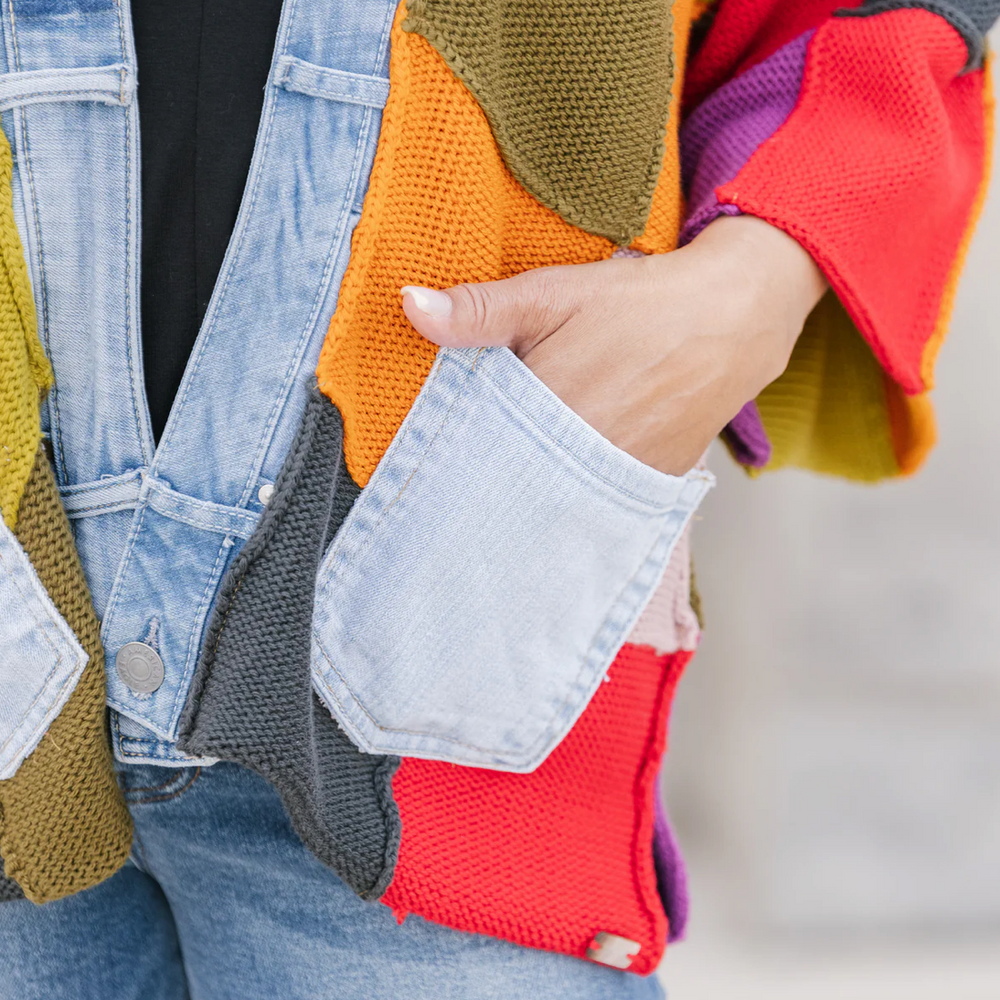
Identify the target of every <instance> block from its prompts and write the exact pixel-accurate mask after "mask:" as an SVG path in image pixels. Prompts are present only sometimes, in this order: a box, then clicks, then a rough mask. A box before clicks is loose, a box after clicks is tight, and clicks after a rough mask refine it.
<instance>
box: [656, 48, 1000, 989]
mask: <svg viewBox="0 0 1000 1000" xmlns="http://www.w3.org/2000/svg"><path fill="white" fill-rule="evenodd" d="M997 43H1000V36H998V37H995V38H994V45H995V46H996V45H997ZM998 152H1000V150H998ZM998 161H1000V156H998ZM938 385H939V388H938V389H937V390H936V392H935V394H934V399H935V402H936V407H937V412H938V417H939V428H940V444H939V446H938V448H937V450H936V451H935V452H934V454H933V455H932V457H931V459H930V461H929V463H928V465H927V466H926V468H925V469H924V470H923V471H922V472H921V473H920V474H919V475H918V476H917V478H915V479H912V480H908V481H902V482H899V483H893V484H889V485H884V486H879V487H861V486H853V485H848V484H845V483H841V482H838V481H833V480H826V479H821V478H817V477H811V476H808V475H805V474H800V473H778V474H774V475H771V476H767V477H764V478H763V479H761V480H758V481H756V482H751V481H749V480H748V479H746V478H745V477H744V476H743V474H742V473H741V472H739V471H738V470H737V469H735V468H734V467H733V465H732V463H731V462H730V461H729V460H728V458H727V457H726V456H725V454H724V453H723V452H722V451H721V449H720V450H719V451H718V453H717V454H716V455H715V456H714V463H713V464H714V468H715V471H716V472H717V474H718V476H719V485H718V488H717V489H716V490H715V492H714V494H713V495H712V496H711V497H710V499H709V501H708V502H707V503H706V506H705V509H704V512H703V520H702V521H701V523H700V524H699V525H698V529H697V530H698V534H697V535H696V544H695V565H696V568H697V572H698V582H699V586H700V589H701V591H702V594H703V596H704V599H705V605H706V613H707V619H708V620H707V631H706V633H705V638H704V640H703V644H702V648H701V650H700V652H699V653H698V655H697V657H696V658H695V660H694V661H693V663H692V665H691V667H690V668H689V673H688V675H687V677H686V678H685V680H684V681H683V682H682V685H681V689H680V691H679V695H678V699H677V704H676V707H675V709H674V715H673V723H672V736H671V751H670V755H669V757H668V766H667V787H668V801H669V803H670V805H671V810H672V813H673V815H674V819H675V822H676V824H677V826H678V828H679V833H680V838H681V841H682V843H683V844H684V845H685V847H686V849H687V853H688V854H689V860H690V862H691V869H692V882H693V894H694V911H693V912H694V917H693V921H692V926H691V930H690V934H689V943H688V944H685V945H681V946H679V947H677V948H676V949H675V951H674V953H673V954H671V955H669V956H668V958H667V960H666V962H665V964H664V968H663V971H662V974H663V977H664V981H665V983H666V984H667V987H668V989H670V991H671V998H672V1000H695V998H696V997H697V998H698V1000H716V997H718V1000H722V997H723V996H725V998H726V1000H731V998H733V997H734V990H735V995H736V996H739V997H740V998H741V1000H743V998H746V997H755V996H758V995H759V996H761V997H764V996H767V997H769V998H776V997H779V996H780V997H783V996H785V995H786V994H785V993H783V992H781V990H782V986H781V984H782V983H785V984H786V986H787V987H788V990H789V992H788V993H787V995H788V996H792V995H795V996H797V997H801V998H802V1000H819V998H820V997H826V996H831V997H832V996H838V997H840V996H844V997H851V998H856V997H872V998H876V1000H890V998H891V1000H895V998H897V997H900V998H902V997H904V996H905V997H906V998H907V1000H915V998H916V997H923V996H925V995H926V996H928V997H930V996H932V995H933V996H935V997H937V998H939V1000H941V998H943V1000H973V998H977V1000H978V998H979V997H982V998H983V1000H987V998H988V1000H1000V181H998V180H995V181H994V184H993V191H992V195H991V198H990V199H989V201H988V203H987V207H986V211H985V214H984V216H983V219H982V222H981V225H980V228H979V230H978V234H977V237H976V240H975V243H974V245H973V248H972V252H971V254H970V257H969V260H968V265H967V267H966V270H965V274H964V278H963V281H962V285H961V289H960V294H959V298H958V303H957V306H956V309H955V314H954V322H953V325H952V330H951V334H950V338H949V340H948V341H947V343H946V344H945V346H944V349H943V350H942V352H941V358H940V365H939V369H938ZM852 963H853V964H852ZM779 969H780V970H784V971H783V973H781V974H779V973H778V972H777V971H776V970H779ZM804 984H808V988H807V989H804V990H803V985H804ZM824 990H827V991H828V992H824Z"/></svg>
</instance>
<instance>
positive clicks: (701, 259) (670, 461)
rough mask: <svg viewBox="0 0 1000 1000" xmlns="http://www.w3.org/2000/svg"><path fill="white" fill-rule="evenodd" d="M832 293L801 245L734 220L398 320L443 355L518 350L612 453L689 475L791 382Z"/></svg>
mask: <svg viewBox="0 0 1000 1000" xmlns="http://www.w3.org/2000/svg"><path fill="white" fill-rule="evenodd" d="M825 289H826V281H825V279H824V278H823V275H822V274H821V272H820V270H819V268H818V267H817V266H816V264H815V263H814V262H813V260H812V258H811V257H810V256H809V254H808V253H806V251H805V250H803V249H802V247H801V246H799V244H798V243H796V242H795V240H793V239H792V238H791V237H790V236H787V235H786V234H785V233H783V232H782V231H781V230H779V229H776V228H774V227H773V226H771V225H769V224H768V223H766V222H763V221H761V220H760V219H756V218H753V217H751V216H739V217H736V218H731V217H723V218H720V219H717V220H716V221H715V222H713V223H712V224H711V225H710V226H708V227H707V228H706V229H705V230H704V231H703V232H702V233H701V235H699V236H698V237H697V238H696V239H695V240H694V241H692V242H691V243H690V244H689V245H688V246H686V247H684V248H683V249H681V250H677V251H675V252H674V253H669V254H660V255H656V256H649V257H642V258H615V259H611V260H604V261H599V262H597V263H594V264H576V265H570V266H567V267H546V268H539V269H538V270H535V271H526V272H525V273H523V274H520V275H518V276H517V277H514V278H508V279H507V280H505V281H492V282H486V283H483V284H478V285H458V286H457V287H455V288H449V289H446V290H445V291H432V290H430V289H423V288H412V287H410V288H406V289H403V309H404V310H405V312H406V315H407V317H408V318H409V320H410V322H411V323H412V324H413V325H414V327H415V328H416V329H417V331H418V332H419V333H421V334H423V335H424V336H425V337H427V338H428V339H429V340H432V341H433V342H434V343H436V344H441V345H443V346H446V347H485V346H504V347H509V348H510V349H511V350H512V351H513V352H514V353H515V354H516V355H517V356H518V357H519V358H520V359H521V360H522V361H523V362H524V363H525V364H526V365H527V366H528V367H529V368H531V370H532V371H533V372H534V373H535V374H536V375H537V376H538V377H539V378H540V379H541V380H542V381H543V382H544V383H545V384H546V385H547V386H548V387H549V388H550V389H551V390H552V391H553V392H554V393H555V394H556V395H557V396H559V398H560V399H562V400H563V402H565V403H566V404H567V405H568V406H570V407H571V408H572V409H573V410H575V411H576V412H577V413H578V414H579V415H580V416H581V417H583V419H584V420H586V421H587V423H589V424H590V425H591V426H592V427H594V428H595V429H596V430H598V431H599V432H600V433H601V434H602V435H604V437H606V438H607V439H608V440H609V441H611V442H612V443H613V444H615V445H617V446H618V447H619V448H621V449H623V450H624V451H627V452H629V453H630V454H631V455H633V456H635V457H636V458H638V459H639V460H640V461H642V462H645V463H646V464H647V465H651V466H653V467H654V468H657V469H659V470H660V471H661V472H667V473H670V474H673V475H682V474H684V473H685V472H687V471H688V469H690V468H691V467H692V466H693V465H694V464H695V463H696V462H697V461H698V459H699V458H700V457H701V455H702V454H703V453H704V451H705V449H706V448H707V447H708V445H709V444H710V443H711V441H712V439H713V438H714V437H715V436H716V435H717V434H718V433H719V431H720V430H722V428H723V427H724V426H725V425H726V424H727V423H728V422H729V421H730V420H731V419H732V418H733V417H734V416H735V415H736V413H737V412H738V411H739V410H740V408H741V407H742V406H743V405H744V403H746V402H747V401H748V400H750V399H753V398H754V397H755V396H756V395H757V394H758V393H759V392H760V390H761V389H763V388H764V386H766V385H767V384H768V383H769V382H772V381H773V380H774V379H776V378H777V377H778V376H779V375H780V374H781V373H782V371H784V369H785V366H786V365H787V363H788V358H789V356H790V355H791V352H792V347H793V346H794V344H795V340H796V338H797V337H798V335H799V332H800V331H801V329H802V324H803V323H804V321H805V319H806V316H808V314H809V312H810V311H811V310H812V308H813V306H814V305H815V304H816V303H817V301H818V300H819V299H820V297H821V296H822V294H823V292H824V291H825Z"/></svg>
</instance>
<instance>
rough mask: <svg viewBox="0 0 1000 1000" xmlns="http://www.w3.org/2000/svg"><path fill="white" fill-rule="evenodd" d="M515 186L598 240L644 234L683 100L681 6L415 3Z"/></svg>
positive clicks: (423, 30)
mask: <svg viewBox="0 0 1000 1000" xmlns="http://www.w3.org/2000/svg"><path fill="white" fill-rule="evenodd" d="M408 6H409V16H408V18H407V20H406V22H405V24H404V28H405V29H406V30H407V31H414V32H417V33H419V34H421V35H423V36H424V37H425V38H426V39H427V40H428V41H429V42H430V43H431V44H432V45H433V46H434V47H435V48H436V49H437V50H438V52H440V53H441V55H442V56H443V57H444V59H445V61H446V62H447V64H448V65H449V66H450V67H451V69H452V70H454V72H455V73H456V75H457V76H458V77H459V78H460V79H461V80H462V81H463V82H464V83H465V85H466V86H467V87H468V88H469V90H470V91H471V92H472V94H473V95H474V96H475V97H476V99H477V100H478V101H479V103H480V105H481V106H482V107H483V109H484V110H485V112H486V115H487V117H488V118H489V120H490V124H491V125H492V127H493V133H494V135H495V137H496V141H497V144H498V145H499V147H500V150H501V152H502V153H503V156H504V159H505V161H506V163H507V166H508V167H509V168H510V171H511V173H512V174H513V175H514V177H515V178H516V179H517V180H518V181H519V182H520V183H521V184H522V185H523V186H524V187H525V188H526V189H527V190H528V191H529V192H530V193H531V194H533V195H534V196H535V197H536V198H538V200H539V201H541V202H542V204H543V205H547V206H548V207H549V208H552V209H554V210H555V211H556V212H558V213H559V214H560V215H561V216H562V217H563V218H564V219H565V220H566V221H567V222H571V223H572V224H573V225H576V226H579V227H580V228H581V229H584V230H586V231H587V232H591V233H596V234H597V235H599V236H605V237H607V238H608V239H610V240H612V241H614V242H615V243H618V244H621V245H626V244H628V243H629V242H631V241H632V239H634V238H635V237H636V236H638V235H639V234H640V233H641V232H642V231H643V229H644V227H645V224H646V219H647V217H648V215H649V210H650V203H651V200H652V197H653V190H654V189H655V187H656V184H657V180H658V178H659V175H660V167H661V163H662V160H663V148H664V146H663V138H664V130H665V128H666V123H667V116H668V114H669V110H670V102H671V94H672V89H673V73H674V66H673V42H672V38H671V21H672V18H671V7H672V3H671V0H628V2H627V3H620V2H619V3H608V2H600V0H598V2H595V0H591V2H585V0H515V2H511V0H410V3H409V5H408Z"/></svg>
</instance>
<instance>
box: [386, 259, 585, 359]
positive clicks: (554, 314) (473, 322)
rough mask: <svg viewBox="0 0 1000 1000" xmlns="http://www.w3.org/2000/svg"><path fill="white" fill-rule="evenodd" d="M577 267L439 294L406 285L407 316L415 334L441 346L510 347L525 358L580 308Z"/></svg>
mask: <svg viewBox="0 0 1000 1000" xmlns="http://www.w3.org/2000/svg"><path fill="white" fill-rule="evenodd" d="M573 270H574V269H573V268H544V269H540V270H538V271H526V272H525V273H524V274H520V275H518V276H517V277H514V278H507V279H505V280H503V281H487V282H482V283H480V284H467V285H456V286H455V287H454V288H446V289H444V290H443V291H438V290H436V289H432V288H422V287H420V286H415V285H407V286H406V287H405V288H403V289H402V290H401V291H402V295H403V311H404V312H405V313H406V316H407V319H409V321H410V322H411V323H412V324H413V326H414V327H415V328H416V330H417V332H418V333H420V334H422V335H423V336H424V337H426V338H427V339H428V340H430V341H433V342H434V343H435V344H440V345H441V346H442V347H497V346H499V347H509V348H511V350H513V351H515V352H517V353H523V352H525V351H526V350H528V349H530V347H532V346H534V345H535V344H537V343H538V342H539V341H541V340H543V339H544V338H545V337H547V336H548V335H549V334H550V333H552V332H553V331H554V330H557V329H558V328H559V327H560V326H561V325H562V324H563V323H564V322H565V321H566V320H567V319H568V318H569V316H571V315H572V314H573V312H574V311H575V309H576V308H577V305H578V303H577V300H576V298H575V297H574V289H575V286H576V285H577V284H579V279H578V278H577V277H576V276H575V275H573V274H572V273H571V272H572V271H573Z"/></svg>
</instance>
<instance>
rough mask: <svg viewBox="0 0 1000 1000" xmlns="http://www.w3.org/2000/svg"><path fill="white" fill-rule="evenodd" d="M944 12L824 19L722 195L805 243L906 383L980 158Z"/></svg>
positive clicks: (915, 383) (916, 371)
mask: <svg viewBox="0 0 1000 1000" xmlns="http://www.w3.org/2000/svg"><path fill="white" fill-rule="evenodd" d="M967 55H968V53H967V50H966V47H965V42H964V41H963V40H962V38H961V37H960V36H959V34H958V32H956V31H955V29H954V28H952V27H951V26H950V25H949V24H948V23H947V22H946V21H945V20H944V19H943V18H941V17H939V16H938V15H936V14H930V13H928V12H927V11H923V10H908V9H907V10H897V11H893V12H891V13H886V14H879V15H876V16H874V17H868V18H833V19H831V20H830V21H828V22H827V23H826V24H825V25H824V26H823V27H822V28H820V29H819V31H818V32H817V33H816V35H815V37H814V38H813V41H812V43H811V45H810V47H809V55H808V57H807V60H806V69H805V76H804V78H803V81H802V91H801V95H800V97H799V103H798V105H797V107H796V109H795V111H794V112H792V115H791V116H790V117H789V119H788V121H787V122H786V123H785V124H784V126H783V127H782V128H781V129H779V130H778V132H777V133H776V134H775V135H774V136H773V137H772V138H771V139H770V140H769V141H767V142H766V143H764V144H763V145H762V146H761V147H760V148H759V149H758V150H757V152H756V153H755V154H754V155H753V156H752V157H751V158H750V160H749V161H748V162H747V165H746V166H745V167H744V168H743V170H742V171H741V172H740V173H739V174H738V175H737V176H736V178H735V179H734V180H733V181H732V182H731V183H729V184H726V185H724V186H723V187H720V188H719V189H718V190H717V192H716V193H717V195H718V197H719V200H720V201H721V202H728V203H730V204H733V205H738V206H739V208H740V209H741V210H742V211H743V212H745V213H747V214H750V215H757V216H760V217H761V218H763V219H766V220H767V221H769V222H772V223H773V224H775V225H777V226H780V227H781V228H782V229H784V230H786V231H787V232H788V233H789V234H790V235H792V236H794V237H795V238H796V239H797V240H798V241H799V242H800V243H802V244H803V245H804V246H805V247H806V248H807V249H808V250H809V251H810V253H812V255H813V257H814V258H815V259H816V261H817V263H819V265H820V266H821V267H822V268H823V270H824V272H825V273H826V276H827V278H829V280H830V283H831V285H832V286H833V288H834V290H835V291H836V293H837V294H838V295H839V297H840V299H841V301H842V302H843V304H844V306H845V307H846V308H847V311H848V312H849V313H850V315H851V318H852V319H853V320H854V322H855V324H856V325H857V327H858V329H859V330H860V331H861V333H862V334H863V335H864V336H865V338H866V340H867V341H868V342H869V344H870V345H871V347H872V350H873V351H874V353H875V356H876V357H877V358H878V360H879V362H880V363H881V364H882V366H883V367H884V368H885V369H886V371H887V372H888V373H889V375H890V376H891V377H892V378H893V379H895V380H896V381H897V382H898V383H900V385H902V387H903V388H904V389H905V390H906V391H907V392H909V393H918V392H922V391H923V390H924V388H925V385H924V380H923V377H922V375H921V364H920V362H921V355H922V353H923V349H924V346H925V344H926V343H927V341H928V339H929V338H930V336H931V334H932V333H933V331H934V326H935V323H936V321H937V318H938V314H939V312H940V310H941V303H942V296H943V293H944V289H945V287H946V285H947V282H948V276H949V271H950V269H951V266H952V263H953V261H954V260H955V257H956V254H957V253H958V252H959V247H960V244H961V241H962V236H963V233H964V232H965V230H966V227H967V224H968V222H969V219H970V216H971V213H972V208H973V205H974V202H975V198H976V192H977V188H978V186H979V182H980V179H981V177H982V174H983V170H984V163H985V154H986V148H985V138H984V137H985V127H984V100H983V88H984V77H983V73H982V71H977V72H974V73H968V74H964V75H961V76H959V75H957V74H958V73H959V72H960V70H961V69H962V67H963V66H964V64H965V60H966V58H967Z"/></svg>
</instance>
